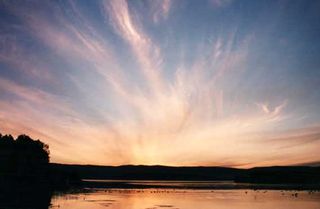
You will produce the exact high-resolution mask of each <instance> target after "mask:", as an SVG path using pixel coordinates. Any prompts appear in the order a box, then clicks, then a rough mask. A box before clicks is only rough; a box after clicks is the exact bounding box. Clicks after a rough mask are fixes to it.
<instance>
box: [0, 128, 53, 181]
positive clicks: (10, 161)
mask: <svg viewBox="0 0 320 209" xmlns="http://www.w3.org/2000/svg"><path fill="white" fill-rule="evenodd" d="M49 153H50V152H49V146H48V145H47V144H45V143H43V142H41V141H40V140H33V139H32V138H30V137H29V136H27V135H20V136H18V137H17V139H16V140H15V139H14V138H13V137H12V136H11V135H2V134H0V173H6V174H13V173H14V174H15V175H27V174H28V175H34V174H35V173H39V171H40V170H43V169H44V167H46V166H47V165H48V163H49Z"/></svg>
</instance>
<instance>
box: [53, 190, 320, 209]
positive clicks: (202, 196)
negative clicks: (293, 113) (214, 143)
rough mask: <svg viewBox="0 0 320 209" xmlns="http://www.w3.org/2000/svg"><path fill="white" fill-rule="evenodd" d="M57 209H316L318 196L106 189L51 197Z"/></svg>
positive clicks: (319, 205)
mask: <svg viewBox="0 0 320 209" xmlns="http://www.w3.org/2000/svg"><path fill="white" fill-rule="evenodd" d="M51 204H52V205H51V206H50V208H59V209H89V208H90V209H106V208H110V209H166V208H168V209H178V208H179V209H215V208H216V209H230V208H237V209H320V193H319V192H315V193H314V192H312V193H310V192H308V191H281V190H261V191H259V190H256V191H254V190H181V189H178V190H174V189H107V190H96V191H93V192H89V193H79V194H65V195H58V196H53V198H52V200H51Z"/></svg>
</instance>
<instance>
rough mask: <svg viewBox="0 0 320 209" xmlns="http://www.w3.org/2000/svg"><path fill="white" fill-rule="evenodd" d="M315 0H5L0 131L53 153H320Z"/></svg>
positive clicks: (288, 161) (223, 156) (73, 159)
mask: <svg viewBox="0 0 320 209" xmlns="http://www.w3.org/2000/svg"><path fill="white" fill-rule="evenodd" d="M319 11H320V1H316V0H315V1H310V0H306V1H300V0H292V1H286V0H279V1H273V0H266V1H264V0H260V1H252V0H241V1H240V0H238V1H236V0H199V1H198V0H197V1H193V0H190V1H186V0H176V1H174V0H173V1H170V0H162V1H161V0H152V1H151V0H143V1H138V0H136V1H124V0H108V1H102V0H100V1H86V0H83V1H82V0H74V1H71V0H70V1H68V0H63V1H62V0H55V1H53V0H50V1H49V0H48V1H47V0H38V1H34V0H25V1H17V0H10V1H9V0H0V133H2V134H12V135H13V136H17V135H19V134H27V135H30V136H31V137H32V138H35V139H40V140H41V141H43V142H45V143H47V144H49V146H50V157H51V162H58V163H68V164H97V165H123V164H135V165H140V164H144V165H156V164H157V165H159V164H161V165H170V166H192V165H201V166H231V167H239V168H248V167H255V166H270V165H302V164H304V165H305V164H308V165H312V164H316V163H319V162H320V155H319V148H320V13H319Z"/></svg>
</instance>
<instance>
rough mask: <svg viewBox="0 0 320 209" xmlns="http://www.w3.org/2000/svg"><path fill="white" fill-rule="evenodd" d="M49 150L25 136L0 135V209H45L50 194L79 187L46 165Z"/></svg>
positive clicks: (66, 174) (71, 176) (77, 181)
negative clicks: (2, 208) (3, 208)
mask: <svg viewBox="0 0 320 209" xmlns="http://www.w3.org/2000/svg"><path fill="white" fill-rule="evenodd" d="M49 154H50V152H49V146H48V145H47V144H45V143H43V142H41V141H40V140H33V139H32V138H30V137H29V136H27V135H20V136H18V137H17V138H16V139H14V138H13V137H12V136H11V135H2V134H0V208H1V207H5V208H35V209H37V208H39V209H40V208H48V206H49V205H50V199H51V195H52V192H54V191H57V190H64V189H68V188H70V187H74V186H77V185H79V184H80V178H78V177H77V175H76V174H74V173H72V172H70V171H61V170H56V169H55V168H54V167H53V166H52V165H51V164H50V163H49V159H50V158H49Z"/></svg>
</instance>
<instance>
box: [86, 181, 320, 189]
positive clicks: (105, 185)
mask: <svg viewBox="0 0 320 209" xmlns="http://www.w3.org/2000/svg"><path fill="white" fill-rule="evenodd" d="M155 182H156V184H152V183H150V184H143V183H140V184H139V182H135V181H116V182H112V181H108V182H103V181H91V180H90V181H83V183H82V184H83V188H87V189H186V190H188V189H190V190H192V189H193V190H195V189H197V190H238V189H248V190H299V191H302V190H307V191H320V184H316V185H314V184H250V183H234V182H230V184H228V183H226V184H224V183H222V184H219V182H217V184H212V183H210V182H209V181H208V184H206V183H205V182H202V183H201V184H197V181H188V183H190V185H174V184H173V185H157V182H161V181H155ZM166 182H168V181H166ZM174 182H175V181H173V183H174Z"/></svg>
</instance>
